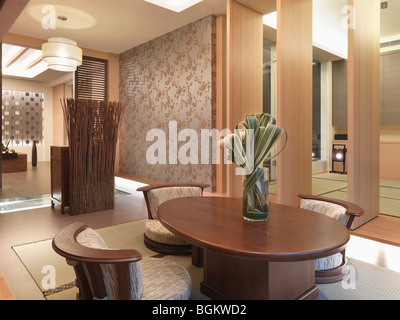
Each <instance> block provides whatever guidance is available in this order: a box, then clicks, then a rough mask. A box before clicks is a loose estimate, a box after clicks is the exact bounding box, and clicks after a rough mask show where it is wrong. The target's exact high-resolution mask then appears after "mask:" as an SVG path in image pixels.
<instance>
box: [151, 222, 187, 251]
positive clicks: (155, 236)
mask: <svg viewBox="0 0 400 320" xmlns="http://www.w3.org/2000/svg"><path fill="white" fill-rule="evenodd" d="M144 234H145V235H146V236H147V238H149V239H150V240H153V241H155V242H158V243H163V244H170V245H190V243H189V242H186V241H185V240H183V239H181V238H180V237H178V236H177V235H175V234H173V233H172V232H171V231H169V230H167V229H166V228H165V227H164V226H163V225H162V224H161V222H160V221H159V220H156V219H150V220H148V221H146V223H145V231H144Z"/></svg>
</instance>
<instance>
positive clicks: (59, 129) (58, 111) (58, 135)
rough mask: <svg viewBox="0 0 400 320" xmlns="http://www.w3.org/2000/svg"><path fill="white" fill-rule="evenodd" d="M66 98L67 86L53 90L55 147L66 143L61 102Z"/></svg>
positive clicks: (60, 86) (61, 85)
mask: <svg viewBox="0 0 400 320" xmlns="http://www.w3.org/2000/svg"><path fill="white" fill-rule="evenodd" d="M64 98H65V85H64V84H60V85H58V86H57V87H54V88H53V145H55V146H63V145H64V142H65V122H64V113H63V109H62V105H61V102H60V100H63V99H64Z"/></svg>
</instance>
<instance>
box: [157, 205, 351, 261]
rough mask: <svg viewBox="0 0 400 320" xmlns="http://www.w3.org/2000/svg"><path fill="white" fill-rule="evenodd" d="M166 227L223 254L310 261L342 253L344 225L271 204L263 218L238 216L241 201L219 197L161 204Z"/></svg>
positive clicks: (346, 237) (347, 237)
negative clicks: (252, 219) (255, 220)
mask: <svg viewBox="0 0 400 320" xmlns="http://www.w3.org/2000/svg"><path fill="white" fill-rule="evenodd" d="M158 217H159V219H160V221H161V223H162V224H163V225H164V226H165V227H166V228H167V229H169V230H170V231H173V232H174V233H176V234H178V235H180V236H182V237H183V238H185V239H186V240H188V241H189V242H191V243H192V244H194V245H197V246H199V247H201V248H204V249H211V250H215V251H219V252H221V253H227V254H231V255H238V256H243V257H248V258H256V259H266V260H269V261H301V260H314V259H318V258H321V257H326V256H329V255H331V254H334V253H337V252H340V251H342V250H343V249H344V247H345V246H346V244H347V242H348V241H349V240H350V234H349V231H348V230H347V228H345V227H344V226H343V224H341V223H340V222H338V221H336V220H334V219H332V218H329V217H326V216H324V215H321V214H318V213H315V212H312V211H308V210H304V209H300V208H296V207H290V206H285V205H280V204H274V203H270V205H269V218H268V221H266V222H249V221H245V220H244V219H243V218H242V201H241V199H235V198H223V197H192V198H179V199H174V200H170V201H167V202H165V203H164V204H162V205H161V206H160V207H159V211H158Z"/></svg>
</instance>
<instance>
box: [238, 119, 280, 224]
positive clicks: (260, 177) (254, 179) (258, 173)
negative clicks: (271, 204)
mask: <svg viewBox="0 0 400 320" xmlns="http://www.w3.org/2000/svg"><path fill="white" fill-rule="evenodd" d="M282 135H284V136H285V143H284V145H283V147H282V149H281V151H279V152H278V153H277V154H276V155H275V156H273V157H272V158H275V157H276V156H278V155H279V154H280V153H281V152H282V151H283V149H284V148H285V146H286V143H287V139H288V136H287V133H286V131H285V130H283V129H282V128H280V127H278V126H277V124H276V119H275V118H273V117H272V116H271V115H269V114H266V113H261V114H255V115H246V116H245V120H244V121H242V122H241V123H239V124H238V125H237V126H236V128H235V133H234V134H233V135H232V136H231V144H230V145H231V150H230V159H231V160H232V162H234V163H236V164H238V165H240V166H241V167H242V169H243V173H242V174H243V175H244V177H243V217H244V218H245V219H246V220H251V221H260V220H261V221H263V220H267V218H268V181H265V180H268V177H264V170H263V169H262V168H261V165H262V163H263V162H264V160H265V159H266V158H267V156H268V155H269V154H270V153H271V151H272V148H273V147H274V146H275V144H276V143H277V142H278V140H279V138H280V137H281V136H282ZM272 158H271V159H272Z"/></svg>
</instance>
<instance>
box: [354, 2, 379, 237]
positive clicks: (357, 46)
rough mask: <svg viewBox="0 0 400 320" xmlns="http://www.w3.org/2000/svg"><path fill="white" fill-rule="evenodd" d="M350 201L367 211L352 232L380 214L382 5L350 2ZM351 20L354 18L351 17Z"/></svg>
mask: <svg viewBox="0 0 400 320" xmlns="http://www.w3.org/2000/svg"><path fill="white" fill-rule="evenodd" d="M349 5H350V6H353V8H354V12H355V21H354V20H353V21H352V22H353V23H354V22H355V28H354V29H352V28H350V29H349V58H348V134H349V142H348V146H349V159H348V164H349V170H348V190H349V192H348V199H349V201H350V202H354V203H356V204H358V205H359V206H361V207H362V208H363V209H364V212H365V213H364V216H363V217H361V218H357V219H355V221H354V223H353V225H352V229H355V228H357V227H359V226H360V225H362V224H364V223H366V222H367V221H369V220H371V219H373V218H375V217H377V216H378V214H379V151H380V145H379V140H380V132H379V128H380V121H379V119H380V73H379V72H380V1H379V0H349ZM350 18H351V17H350Z"/></svg>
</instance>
